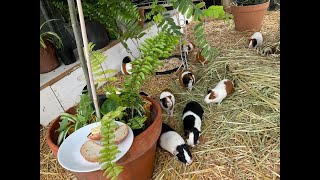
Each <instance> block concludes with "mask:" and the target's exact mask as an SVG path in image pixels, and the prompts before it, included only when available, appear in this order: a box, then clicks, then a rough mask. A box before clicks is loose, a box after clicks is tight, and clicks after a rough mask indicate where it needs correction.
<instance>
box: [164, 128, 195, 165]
mask: <svg viewBox="0 0 320 180" xmlns="http://www.w3.org/2000/svg"><path fill="white" fill-rule="evenodd" d="M159 145H160V147H161V148H163V149H164V150H166V151H168V152H170V153H171V154H172V155H175V156H177V157H178V159H179V160H180V161H181V162H183V163H184V164H186V165H190V164H191V163H192V155H191V152H190V150H189V146H188V145H187V144H186V143H185V141H184V139H183V138H182V137H181V136H180V135H179V134H178V133H177V132H176V131H175V130H174V129H172V128H171V127H170V126H169V125H167V124H165V123H162V129H161V134H160V138H159Z"/></svg>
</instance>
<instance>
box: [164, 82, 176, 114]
mask: <svg viewBox="0 0 320 180" xmlns="http://www.w3.org/2000/svg"><path fill="white" fill-rule="evenodd" d="M175 101H176V100H175V98H174V95H173V94H172V92H171V90H170V89H168V88H166V89H164V90H163V91H162V92H161V94H160V105H161V107H162V108H163V109H164V110H166V111H167V113H168V115H170V116H173V110H174V104H175Z"/></svg>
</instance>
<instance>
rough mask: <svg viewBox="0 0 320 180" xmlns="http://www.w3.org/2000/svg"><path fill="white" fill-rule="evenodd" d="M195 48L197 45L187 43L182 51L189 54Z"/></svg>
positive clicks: (182, 46) (182, 47)
mask: <svg viewBox="0 0 320 180" xmlns="http://www.w3.org/2000/svg"><path fill="white" fill-rule="evenodd" d="M195 47H196V45H195V44H194V43H193V42H190V41H187V43H186V44H185V45H181V50H182V52H183V53H187V54H189V53H190V52H191V51H193V50H194V48H195Z"/></svg>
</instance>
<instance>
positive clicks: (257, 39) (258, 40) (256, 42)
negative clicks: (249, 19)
mask: <svg viewBox="0 0 320 180" xmlns="http://www.w3.org/2000/svg"><path fill="white" fill-rule="evenodd" d="M262 42H263V37H262V34H261V33H260V32H255V33H254V34H253V35H252V36H251V37H250V39H249V48H256V47H258V46H261V45H262Z"/></svg>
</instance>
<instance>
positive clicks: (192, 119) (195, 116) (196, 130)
mask: <svg viewBox="0 0 320 180" xmlns="http://www.w3.org/2000/svg"><path fill="white" fill-rule="evenodd" d="M203 113H204V110H203V108H202V106H201V105H200V104H199V103H198V102H196V101H191V102H189V103H188V104H187V105H186V107H185V108H184V110H183V116H182V120H183V129H184V133H185V136H186V138H187V144H188V145H189V146H191V147H194V146H195V145H196V144H198V143H199V137H200V133H201V122H202V116H203Z"/></svg>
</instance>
